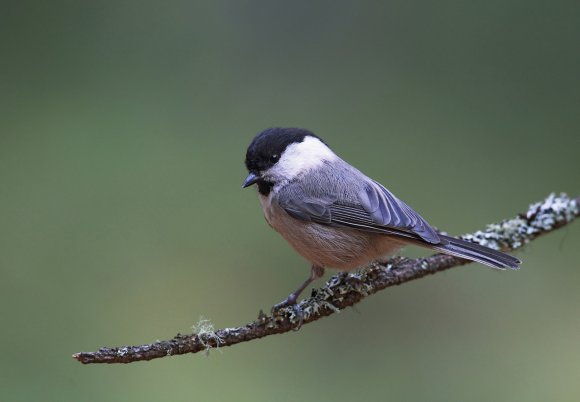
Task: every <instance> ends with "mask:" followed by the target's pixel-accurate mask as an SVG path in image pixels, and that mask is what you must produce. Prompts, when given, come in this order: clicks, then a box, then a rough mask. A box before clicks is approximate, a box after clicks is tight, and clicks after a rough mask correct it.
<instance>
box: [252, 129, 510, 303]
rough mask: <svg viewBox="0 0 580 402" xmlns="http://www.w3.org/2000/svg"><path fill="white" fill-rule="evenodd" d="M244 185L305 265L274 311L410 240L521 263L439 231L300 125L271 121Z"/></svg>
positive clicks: (255, 146)
mask: <svg viewBox="0 0 580 402" xmlns="http://www.w3.org/2000/svg"><path fill="white" fill-rule="evenodd" d="M245 165H246V168H247V170H248V175H247V177H246V179H245V180H244V182H243V184H242V187H243V188H246V187H250V186H253V185H256V186H257V190H258V191H257V192H258V195H259V200H260V204H261V206H262V210H263V213H264V217H265V218H266V221H267V222H268V224H269V225H270V226H271V227H272V228H273V229H274V230H276V231H277V232H278V233H279V234H280V235H282V237H283V238H284V239H285V240H286V241H287V242H288V243H289V244H290V245H291V246H292V247H293V248H294V250H296V252H298V254H300V255H302V256H303V257H304V258H305V259H306V260H307V261H308V262H309V263H310V264H311V268H310V275H309V276H308V278H307V279H306V280H305V281H304V282H303V283H302V284H301V285H300V286H299V287H298V288H297V289H296V290H295V291H294V292H292V293H290V295H289V296H288V297H287V298H286V299H284V300H283V301H282V302H281V303H278V304H276V305H275V306H274V307H273V311H275V310H278V309H280V308H283V307H289V306H294V307H296V304H297V300H298V297H299V296H300V294H301V293H302V291H303V290H304V289H305V288H306V287H308V285H310V284H311V283H312V282H313V281H315V280H316V279H318V278H320V277H322V276H323V275H324V272H325V269H327V268H329V269H337V270H339V271H343V272H349V271H352V270H355V269H357V268H360V267H364V266H365V265H368V264H369V263H372V262H374V261H378V260H382V259H384V258H385V257H388V256H390V255H392V254H394V253H395V252H397V251H398V250H399V249H400V248H402V247H404V246H406V245H409V244H412V245H417V246H421V247H424V248H427V249H431V250H434V251H437V252H441V253H445V254H450V255H453V256H456V257H461V258H464V259H467V260H471V261H475V262H478V263H481V264H484V265H487V266H490V267H492V268H497V269H502V270H503V269H506V268H510V269H518V268H519V266H520V264H521V261H520V260H519V259H517V258H515V257H513V256H511V255H509V254H506V253H503V252H501V251H498V250H494V249H491V248H489V247H485V246H482V245H479V244H476V243H473V242H469V241H466V240H462V239H458V238H456V237H452V236H448V235H445V234H442V233H440V232H439V231H438V230H436V229H435V228H434V227H433V226H431V225H430V224H429V223H428V222H427V221H426V220H425V219H424V218H423V217H422V216H421V215H419V213H418V212H416V211H415V210H414V209H412V208H411V207H410V206H409V205H407V204H406V203H405V202H403V201H401V200H400V199H399V198H397V197H396V196H395V195H394V194H393V193H392V192H390V191H389V190H388V189H387V188H386V187H385V186H383V185H382V184H380V183H379V182H377V181H375V180H373V179H371V178H369V177H368V176H366V175H365V174H364V173H362V172H361V171H360V170H358V169H356V168H355V167H354V166H351V165H350V164H349V163H347V162H346V161H344V160H343V159H341V158H340V157H339V156H338V155H337V154H335V153H334V152H333V151H332V150H331V148H330V147H329V146H328V145H327V143H326V142H325V141H324V140H322V139H321V138H320V137H319V136H317V135H316V134H314V133H313V132H311V131H309V130H307V129H303V128H293V127H272V128H268V129H265V130H263V131H261V132H260V133H258V134H257V135H256V136H255V137H254V139H253V140H252V141H251V143H250V145H249V146H248V148H247V151H246V158H245Z"/></svg>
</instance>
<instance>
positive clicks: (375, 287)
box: [73, 194, 580, 364]
mask: <svg viewBox="0 0 580 402" xmlns="http://www.w3.org/2000/svg"><path fill="white" fill-rule="evenodd" d="M579 206H580V197H578V198H575V199H571V198H569V197H568V196H567V195H566V194H560V195H555V194H550V195H549V196H548V198H546V199H545V200H544V201H541V202H538V203H535V204H532V205H531V206H530V207H529V209H528V211H527V212H525V213H523V214H519V215H518V216H516V217H515V218H511V219H508V220H504V221H503V222H501V223H496V224H491V225H488V226H487V228H486V229H485V230H483V231H477V232H475V233H473V234H469V235H465V236H463V238H464V239H467V240H471V241H474V242H477V243H479V244H482V245H485V246H488V247H491V248H494V249H498V250H503V251H510V250H515V249H517V248H520V247H522V246H524V245H525V244H527V243H529V242H530V241H532V240H534V239H536V238H537V237H539V236H541V235H543V234H546V233H549V232H551V231H553V230H556V229H558V228H561V227H562V226H565V225H567V224H569V223H570V222H572V221H573V220H574V219H575V218H577V217H578V216H580V208H579ZM469 262H470V261H467V260H464V259H461V258H457V257H453V256H449V255H444V254H435V255H433V256H431V257H428V258H417V259H409V258H402V257H396V258H392V259H390V260H389V261H388V262H386V263H381V264H379V263H375V264H372V265H371V266H369V267H367V268H364V269H363V270H361V271H359V272H356V273H351V274H345V273H340V274H338V275H335V276H333V277H331V278H330V279H329V281H328V282H327V283H326V285H325V286H324V287H322V288H320V289H313V290H312V296H311V297H309V298H306V299H304V300H302V301H301V302H300V304H299V305H300V308H301V309H302V311H303V322H302V325H306V324H309V323H311V322H313V321H316V320H318V319H320V318H323V317H326V316H329V315H331V314H334V313H337V312H339V311H340V310H343V309H345V308H346V307H349V306H353V305H354V304H356V303H358V302H360V301H361V300H363V299H365V298H366V297H367V296H370V295H372V294H374V293H376V292H378V291H379V290H382V289H385V288H388V287H390V286H394V285H400V284H402V283H405V282H409V281H411V280H413V279H418V278H422V277H424V276H426V275H431V274H434V273H437V272H441V271H444V270H446V269H449V268H452V267H456V266H460V265H465V264H468V263H469ZM299 321H300V320H299V317H297V316H296V314H295V312H294V310H293V309H292V308H291V307H289V308H284V309H280V310H278V311H277V312H276V313H275V315H272V316H270V315H266V314H264V313H263V312H262V311H260V314H259V316H258V318H257V319H256V320H255V321H252V322H250V323H248V324H246V325H244V326H242V327H235V328H224V329H220V330H217V331H214V330H213V327H212V326H211V324H208V322H207V321H204V320H202V321H201V322H200V323H198V325H197V326H196V327H195V328H194V330H195V331H194V333H192V334H187V335H182V334H177V335H176V336H175V337H174V338H173V339H170V340H166V341H157V342H155V343H151V344H147V345H140V346H124V347H114V348H101V349H99V350H98V351H96V352H80V353H76V354H74V355H73V358H75V359H76V360H78V361H79V362H81V363H83V364H89V363H131V362H136V361H140V360H152V359H157V358H161V357H166V356H172V355H182V354H186V353H197V352H200V351H206V352H209V350H210V349H211V348H219V347H223V346H232V345H235V344H238V343H241V342H247V341H251V340H254V339H259V338H263V337H265V336H269V335H274V334H282V333H284V332H289V331H292V330H294V329H297V328H298V327H299V326H300V322H299Z"/></svg>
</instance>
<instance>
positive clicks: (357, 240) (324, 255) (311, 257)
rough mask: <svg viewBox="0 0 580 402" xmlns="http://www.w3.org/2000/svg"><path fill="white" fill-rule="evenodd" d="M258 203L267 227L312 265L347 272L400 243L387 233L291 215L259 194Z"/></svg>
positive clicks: (392, 250) (396, 247)
mask: <svg viewBox="0 0 580 402" xmlns="http://www.w3.org/2000/svg"><path fill="white" fill-rule="evenodd" d="M260 203H261V204H262V208H263V210H264V217H265V218H266V221H267V222H268V223H269V224H270V226H272V227H273V228H274V229H275V230H276V231H277V232H278V233H280V234H281V235H282V237H284V238H285V239H286V241H287V242H288V243H290V245H291V246H292V247H293V248H294V249H295V250H296V251H297V252H298V253H299V254H300V255H302V256H303V257H304V258H306V259H307V260H308V261H310V263H311V264H314V265H318V266H321V267H325V268H336V269H340V270H343V271H348V270H352V269H355V268H358V267H361V266H364V265H366V264H368V263H370V262H371V261H374V260H376V259H379V258H382V257H384V256H386V255H390V254H392V253H393V252H395V251H396V250H397V249H399V248H400V247H401V245H402V244H401V243H399V242H397V241H393V239H392V238H391V237H390V236H385V235H380V234H374V233H369V232H363V231H360V230H357V229H351V228H337V227H333V226H327V225H321V224H318V223H314V222H307V221H301V220H298V219H295V218H292V217H291V216H290V215H288V214H287V213H286V211H284V210H283V209H282V208H280V207H279V206H278V204H277V203H275V202H271V199H270V198H269V197H264V196H260Z"/></svg>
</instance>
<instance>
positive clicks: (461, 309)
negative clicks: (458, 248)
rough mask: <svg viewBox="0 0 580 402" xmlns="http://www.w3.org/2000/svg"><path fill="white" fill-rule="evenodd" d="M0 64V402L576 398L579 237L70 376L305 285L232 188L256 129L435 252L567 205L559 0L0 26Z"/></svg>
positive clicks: (567, 42)
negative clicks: (462, 236) (545, 201)
mask: <svg viewBox="0 0 580 402" xmlns="http://www.w3.org/2000/svg"><path fill="white" fill-rule="evenodd" d="M0 41H1V49H2V53H1V57H0V69H1V84H0V85H1V88H0V102H1V104H0V114H1V119H0V311H1V319H2V327H1V328H2V330H1V331H0V344H1V345H2V357H1V359H0V399H2V400H5V401H31V400H43V401H105V400H107V401H109V400H110V401H113V400H119V401H129V400H139V401H160V400H172V401H186V400H200V401H209V400H221V401H224V400H235V401H290V400H317V401H331V400H332V401H347V400H361V401H362V400H365V401H367V400H369V401H372V400H405V401H415V400H416V401H426V400H428V401H466V400H469V401H490V400H501V401H506V400H510V401H524V400H525V401H545V400H558V401H577V400H578V399H579V398H580V314H579V311H580V291H579V289H580V269H579V268H580V262H579V261H580V247H578V245H579V242H580V224H574V225H572V226H571V227H570V228H568V229H565V230H561V231H559V232H557V233H554V234H552V235H549V236H547V237H545V238H542V239H539V240H538V241H536V242H534V243H533V244H531V245H529V246H528V247H526V248H525V250H523V251H520V252H518V253H517V255H518V256H519V257H521V258H522V259H523V260H524V265H523V268H522V269H521V270H520V271H518V272H504V273H498V272H494V271H492V270H489V269H486V268H484V267H482V266H478V265H470V266H466V267H463V268H458V269H454V270H451V271H448V272H446V273H442V274H439V275H436V276H433V277H429V278H425V279H422V280H420V281H416V282H414V283H409V284H406V285H404V286H401V287H398V288H394V289H389V290H387V291H385V292H383V293H382V294H378V295H376V296H374V297H372V298H369V299H368V300H366V301H365V302H363V303H362V304H360V305H358V306H357V307H356V309H351V310H348V311H344V312H343V313H342V314H339V315H336V316H333V317H331V318H329V319H325V320H322V321H320V322H318V323H316V324H314V325H308V326H306V327H304V328H302V329H301V330H300V331H299V332H297V333H291V334H286V335H282V336H273V337H268V338H266V339H262V340H259V341H255V342H251V343H248V344H241V345H237V346H235V347H233V348H225V349H223V351H222V353H220V352H215V351H214V352H212V353H211V354H210V356H209V357H208V358H205V357H204V356H203V355H201V354H200V355H189V356H181V357H172V358H166V359H161V360H157V361H152V362H146V363H136V364H131V365H124V366H123V365H113V366H104V365H101V366H82V365H81V364H79V363H77V362H76V361H74V360H73V359H72V358H71V354H72V353H74V352H78V351H90V350H95V349H96V348H98V347H100V346H115V345H125V344H139V343H148V342H151V341H154V340H156V339H166V338H169V337H172V336H173V335H174V334H176V333H177V332H182V333H185V332H189V331H191V325H192V324H195V323H196V322H197V321H198V319H199V317H200V316H204V317H206V318H208V319H210V320H211V321H212V322H213V324H214V325H215V326H216V328H219V327H224V326H234V325H238V324H243V323H245V322H247V321H249V320H252V319H253V318H254V317H256V315H257V313H258V311H259V310H260V309H268V308H269V307H270V306H271V305H272V304H274V303H276V302H278V301H280V300H281V299H282V298H284V297H285V296H286V295H287V294H288V293H289V291H291V290H292V289H294V288H295V286H296V285H297V284H298V283H300V282H301V281H302V280H303V279H304V278H305V275H306V274H307V272H308V265H307V264H306V263H305V262H304V261H303V260H302V259H301V257H299V256H298V255H296V254H295V253H294V252H293V251H292V250H291V249H290V247H289V246H288V245H287V244H286V243H285V242H284V241H283V240H282V239H281V238H280V237H279V236H278V235H277V234H276V233H275V232H273V231H272V230H271V229H269V228H268V227H267V225H266V223H265V222H264V219H263V218H262V215H261V210H260V208H259V205H258V201H257V197H256V194H255V191H254V190H253V189H252V190H241V189H240V185H241V182H242V180H243V178H244V177H245V173H246V172H245V169H244V166H243V158H244V154H245V148H246V146H247V145H248V143H249V142H250V140H251V139H252V137H253V135H254V134H255V133H257V132H258V131H260V130H261V129H263V128H266V127H269V126H299V127H307V128H310V129H312V130H314V131H315V132H316V133H318V134H319V135H320V136H322V137H323V138H324V139H325V140H326V141H327V142H328V143H329V144H330V145H331V146H332V147H333V148H334V149H335V151H336V152H337V153H339V154H340V155H341V156H343V157H344V158H345V159H346V160H348V161H349V162H351V163H352V164H354V165H356V166H358V167H360V168H361V169H362V170H363V171H365V172H366V173H367V174H369V175H370V176H372V177H373V178H376V179H377V180H379V181H381V182H382V183H384V184H385V185H387V186H388V187H389V188H390V189H391V190H392V191H394V192H395V193H396V194H397V195H399V196H400V197H401V198H403V199H404V200H406V201H408V202H409V204H411V205H412V206H413V207H414V208H416V209H418V210H419V211H421V213H422V214H423V215H424V216H425V217H427V218H428V220H429V221H430V222H431V223H432V224H434V225H436V226H437V227H439V228H444V229H446V230H447V231H448V232H450V233H455V234H459V233H465V232H469V231H472V230H475V229H478V228H481V227H482V226H483V225H484V224H486V223H490V222H494V221H498V220H500V219H502V218H504V217H510V216H513V215H514V214H516V213H517V212H520V211H522V210H525V208H526V207H527V205H528V204H529V203H531V202H533V201H536V200H540V199H542V198H543V197H545V196H546V195H547V194H548V193H550V192H552V191H557V192H559V191H566V192H569V193H571V194H576V195H577V194H579V193H580V183H579V178H580V157H579V156H578V149H579V148H580V73H579V72H580V52H579V47H578V46H579V43H580V3H578V2H577V1H553V2H534V1H527V0H526V1H518V0H508V1H478V2H463V1H438V2H417V1H406V0H404V1H403V0H394V1H387V2H376V1H373V2H365V1H360V2H354V1H320V2H307V1H293V2H266V1H205V2H202V1H168V2H155V1H140V2H130V1H91V2H78V1H52V2H46V1H29V2H17V1H2V12H1V13H0ZM409 252H411V253H416V251H415V250H409Z"/></svg>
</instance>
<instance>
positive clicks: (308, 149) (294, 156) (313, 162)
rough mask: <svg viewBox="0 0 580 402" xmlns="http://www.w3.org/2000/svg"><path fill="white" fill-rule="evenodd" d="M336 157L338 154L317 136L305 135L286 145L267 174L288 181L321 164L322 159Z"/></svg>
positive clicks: (333, 158) (328, 159)
mask: <svg viewBox="0 0 580 402" xmlns="http://www.w3.org/2000/svg"><path fill="white" fill-rule="evenodd" d="M336 159H338V156H336V154H335V153H334V152H332V151H331V150H330V148H328V147H327V146H326V145H324V143H323V142H322V141H320V140H319V139H318V138H314V137H305V138H304V141H302V142H299V143H295V144H290V145H288V147H287V148H286V150H285V151H284V153H282V156H281V157H280V160H279V161H278V163H276V164H275V165H274V166H272V168H270V170H269V171H268V172H267V175H268V176H270V177H272V178H274V179H276V181H290V180H292V179H294V178H295V177H296V176H298V175H300V174H302V173H305V172H307V171H309V170H311V169H314V168H316V167H318V166H320V165H322V164H323V163H324V161H333V160H336Z"/></svg>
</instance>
